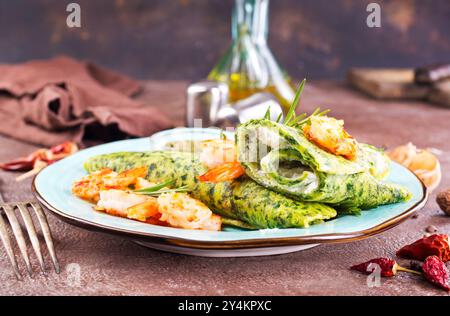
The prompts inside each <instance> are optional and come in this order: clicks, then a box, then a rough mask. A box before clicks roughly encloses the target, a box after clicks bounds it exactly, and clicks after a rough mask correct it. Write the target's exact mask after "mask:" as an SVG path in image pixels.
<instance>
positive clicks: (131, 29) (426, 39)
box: [0, 0, 450, 80]
mask: <svg viewBox="0 0 450 316" xmlns="http://www.w3.org/2000/svg"><path fill="white" fill-rule="evenodd" d="M70 2H77V3H79V4H80V5H81V8H82V28H81V29H69V28H68V27H67V26H66V17H67V13H66V11H65V9H66V6H67V4H68V3H70ZM370 2H372V1H366V0H272V2H271V6H270V9H271V15H270V23H271V26H270V46H271V48H272V50H273V52H274V53H275V55H276V57H277V59H278V60H279V62H280V63H281V64H282V65H283V66H284V67H285V68H286V69H288V71H289V72H290V73H291V75H293V76H294V77H298V78H300V77H303V76H307V77H308V78H341V77H342V76H343V75H344V74H345V72H346V70H347V69H348V68H349V67H352V66H389V67H390V66H398V67H404V66H416V65H421V64H428V63H434V62H439V61H449V62H450V0H384V1H381V0H378V1H375V2H377V3H379V4H380V5H381V7H382V27H381V28H379V29H370V28H368V27H367V26H366V22H365V21H366V17H367V14H368V13H367V12H366V6H367V4H368V3H370ZM232 3H233V2H232V0H78V1H64V0H0V62H1V63H10V62H20V61H24V60H27V59H31V58H46V57H49V56H53V55H58V54H68V55H72V56H75V57H78V58H83V59H91V60H94V61H96V62H98V63H100V64H103V65H105V66H109V67H112V68H114V69H116V70H119V71H122V72H125V73H128V74H130V75H133V76H136V77H140V78H153V79H189V80H195V79H200V78H203V77H205V76H206V75H207V73H208V72H209V70H210V69H211V68H212V66H213V65H214V63H215V62H216V61H217V59H218V58H219V57H220V56H221V54H222V53H223V52H224V50H225V49H226V48H227V46H228V45H229V42H230V31H229V30H230V16H231V6H232Z"/></svg>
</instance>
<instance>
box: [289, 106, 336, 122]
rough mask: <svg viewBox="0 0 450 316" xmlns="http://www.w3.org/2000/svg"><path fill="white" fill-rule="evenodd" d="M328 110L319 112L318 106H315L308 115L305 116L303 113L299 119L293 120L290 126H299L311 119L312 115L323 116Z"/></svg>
mask: <svg viewBox="0 0 450 316" xmlns="http://www.w3.org/2000/svg"><path fill="white" fill-rule="evenodd" d="M328 112H330V110H324V111H322V112H321V111H320V108H317V109H315V110H314V112H313V113H312V114H311V115H310V116H308V117H306V114H305V115H304V116H303V119H302V120H301V121H300V120H298V121H296V122H294V123H293V124H291V126H296V127H301V126H303V125H305V124H308V123H309V122H310V121H311V117H312V116H325V115H327V114H328ZM299 117H300V116H299Z"/></svg>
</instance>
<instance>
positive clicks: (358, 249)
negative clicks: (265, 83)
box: [0, 82, 450, 295]
mask: <svg viewBox="0 0 450 316" xmlns="http://www.w3.org/2000/svg"><path fill="white" fill-rule="evenodd" d="M185 86H186V83H185V82H148V83H146V89H145V92H144V94H143V95H142V96H141V98H143V99H146V100H149V103H154V104H158V105H159V106H161V107H162V109H163V110H164V111H166V112H167V113H169V114H170V115H171V116H172V117H173V119H174V121H175V122H176V124H177V125H182V122H183V104H184V88H185ZM162 105H164V106H162ZM316 106H322V108H330V109H332V111H333V115H334V116H336V117H339V118H343V119H344V120H345V122H346V126H347V129H348V130H349V131H350V132H351V133H352V134H353V135H355V136H356V137H357V138H358V139H359V140H360V141H364V142H369V143H372V144H375V145H378V146H389V147H391V146H395V145H399V144H403V143H406V142H408V141H412V142H414V143H415V144H416V145H418V146H420V147H434V148H438V149H440V150H442V155H440V157H439V158H440V161H441V164H442V169H443V179H442V182H441V185H440V187H439V188H438V190H437V191H439V189H443V188H449V187H450V176H449V175H448V172H449V171H448V170H450V110H447V109H443V108H439V107H435V106H432V105H429V104H425V103H420V102H404V103H402V102H382V101H375V100H371V99H369V98H367V97H365V96H364V95H362V94H360V93H358V92H354V91H352V90H350V89H348V88H347V87H346V86H345V85H343V84H340V83H336V82H313V83H310V84H309V85H308V86H307V88H306V89H305V92H304V98H303V103H302V108H303V110H306V111H311V110H312V109H313V108H314V107H316ZM33 149H35V147H34V146H31V145H29V144H24V143H21V142H17V141H15V140H13V139H9V138H5V137H2V136H0V161H4V160H8V159H11V158H15V157H17V156H22V155H25V154H27V153H29V152H30V151H32V150H33ZM15 176H16V175H15V174H10V173H4V172H0V179H1V180H2V183H1V190H2V192H3V193H4V195H5V199H6V200H8V201H13V200H25V199H30V198H31V197H32V194H31V191H30V181H24V182H21V183H19V184H15V182H14V177H15ZM47 214H49V213H47ZM48 217H49V220H50V225H51V227H52V230H53V235H54V239H55V242H56V249H57V253H58V256H59V260H60V263H61V265H62V273H61V274H60V275H57V274H55V273H53V272H51V273H49V274H48V275H47V276H42V275H39V274H37V275H36V276H35V278H34V279H29V278H27V277H26V278H25V279H24V281H20V282H19V281H16V279H15V277H14V275H13V272H12V269H11V267H10V264H9V262H8V260H7V258H6V255H5V253H4V250H3V248H0V284H1V286H0V294H4V295H7V294H10V295H18V294H25V295H53V294H55V295H56V294H60V295H94V294H95V295H447V294H446V293H445V292H444V291H441V290H438V289H435V288H434V287H432V286H431V285H429V284H428V283H427V282H425V281H423V280H421V278H420V277H417V276H415V275H409V274H400V275H398V276H397V277H395V278H391V279H382V280H381V286H380V287H372V288H369V287H368V286H367V284H366V277H365V276H363V275H360V274H357V273H354V272H351V271H349V270H348V267H349V266H350V265H351V264H354V263H358V262H360V261H364V260H366V259H371V258H373V257H377V256H394V254H395V250H396V249H398V248H399V246H401V245H404V244H406V243H409V242H411V241H414V240H415V239H417V238H420V237H421V236H422V235H423V234H424V230H425V228H426V227H427V226H428V225H434V226H436V227H437V228H438V230H439V232H441V233H450V217H445V216H444V215H443V213H442V212H440V211H439V209H438V207H437V205H436V203H435V194H432V195H431V197H430V200H429V202H428V204H427V205H426V207H425V208H423V209H422V210H421V211H420V212H419V217H418V218H410V219H408V220H406V221H405V222H403V223H402V224H401V225H399V226H397V227H395V228H393V229H391V230H389V231H387V232H384V233H382V234H380V235H377V236H374V237H372V238H370V239H366V240H362V241H358V242H353V243H347V244H330V245H322V246H319V247H316V248H313V249H310V250H306V251H303V252H298V253H292V254H287V255H280V256H271V257H256V258H228V259H224V258H221V259H215V258H197V257H189V256H183V255H176V254H170V253H164V252H159V251H154V250H149V249H145V248H142V247H140V246H138V245H136V244H134V243H133V242H131V241H129V240H126V239H123V238H120V237H116V236H110V235H106V234H102V233H94V232H89V231H86V230H83V229H80V228H77V227H73V226H70V225H68V224H66V223H63V222H61V221H60V220H58V219H56V218H55V217H54V216H52V215H50V214H49V215H48ZM16 252H17V253H18V251H16ZM32 257H33V256H32ZM32 260H33V266H34V267H35V268H37V266H38V265H37V262H36V260H35V258H34V257H33V258H32ZM46 262H47V263H48V264H49V263H50V261H49V258H46ZM22 268H23V266H22ZM78 269H79V272H80V273H79V278H78V277H77V275H78V274H77V273H76V271H77V270H78ZM36 272H37V270H36ZM78 281H79V282H78Z"/></svg>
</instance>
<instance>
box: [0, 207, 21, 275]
mask: <svg viewBox="0 0 450 316" xmlns="http://www.w3.org/2000/svg"><path fill="white" fill-rule="evenodd" d="M0 238H1V239H2V242H3V246H5V249H6V253H7V254H8V258H9V261H10V262H11V265H12V266H13V269H14V273H15V275H16V278H17V280H21V279H22V275H21V274H20V271H19V266H18V265H17V261H16V257H15V256H14V250H13V248H12V245H11V239H10V238H9V235H8V230H7V229H6V224H5V220H4V219H3V216H2V214H0Z"/></svg>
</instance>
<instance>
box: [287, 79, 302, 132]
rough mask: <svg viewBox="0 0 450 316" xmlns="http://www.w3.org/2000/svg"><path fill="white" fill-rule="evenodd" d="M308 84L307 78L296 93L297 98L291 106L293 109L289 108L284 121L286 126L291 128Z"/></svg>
mask: <svg viewBox="0 0 450 316" xmlns="http://www.w3.org/2000/svg"><path fill="white" fill-rule="evenodd" d="M305 84H306V78H305V79H303V81H302V82H301V83H300V85H299V87H298V89H297V92H296V93H295V98H294V101H293V102H292V104H291V107H290V108H289V111H288V113H287V114H286V118H285V119H284V124H285V125H287V126H289V123H290V122H291V120H292V119H294V118H295V109H296V108H297V106H298V104H299V100H300V95H301V94H302V92H303V88H304V87H305Z"/></svg>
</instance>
